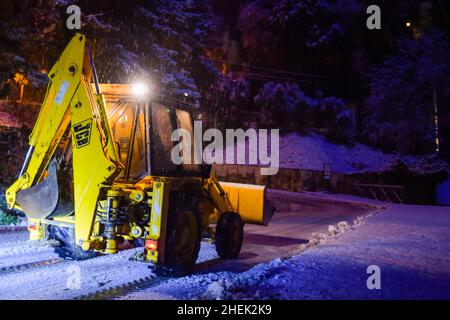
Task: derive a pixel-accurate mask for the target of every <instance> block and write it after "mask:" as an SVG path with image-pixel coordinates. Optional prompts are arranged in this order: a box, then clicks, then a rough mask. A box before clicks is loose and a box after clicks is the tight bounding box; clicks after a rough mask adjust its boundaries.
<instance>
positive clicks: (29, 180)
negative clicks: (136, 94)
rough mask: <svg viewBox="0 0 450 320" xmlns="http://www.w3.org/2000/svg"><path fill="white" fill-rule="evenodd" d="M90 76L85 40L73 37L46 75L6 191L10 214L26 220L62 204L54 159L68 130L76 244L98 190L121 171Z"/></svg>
mask: <svg viewBox="0 0 450 320" xmlns="http://www.w3.org/2000/svg"><path fill="white" fill-rule="evenodd" d="M92 71H94V72H95V69H94V68H93V62H92V59H91V58H90V52H89V47H88V45H87V43H86V38H85V36H83V35H81V34H76V35H75V36H74V37H73V38H72V40H71V41H70V42H69V44H68V45H67V47H66V48H65V50H64V51H63V53H62V54H61V56H60V58H59V60H58V61H57V62H56V64H55V65H54V66H53V67H52V69H51V70H50V72H49V84H48V88H47V94H46V96H45V99H44V102H43V104H42V107H41V110H40V112H39V116H38V118H37V121H36V124H35V126H34V129H33V131H32V133H31V135H30V138H29V152H28V153H27V157H26V159H25V162H24V165H23V168H22V170H21V173H20V176H19V178H18V179H17V180H16V181H15V182H14V184H13V185H12V186H11V187H10V188H9V189H8V190H7V191H6V198H7V203H8V206H9V207H10V208H17V209H19V210H22V211H24V212H25V213H26V214H27V216H28V217H30V218H35V219H44V218H46V217H48V216H50V215H51V214H52V213H53V212H54V211H55V210H56V208H57V206H58V203H60V202H61V201H60V199H59V196H58V190H59V188H58V185H57V177H56V166H57V165H58V163H57V159H55V157H54V155H55V151H56V149H57V147H58V145H59V144H60V142H61V139H62V137H63V135H64V134H65V133H66V131H67V130H71V137H72V138H71V140H72V141H71V143H72V152H73V156H72V161H73V180H74V181H73V182H74V183H73V185H74V195H73V196H74V201H73V202H74V203H73V206H74V210H75V211H76V212H77V215H76V217H75V227H76V228H75V230H76V239H77V240H87V239H88V237H89V233H90V231H91V227H92V223H93V220H94V215H93V214H92V213H93V212H95V209H96V206H97V201H98V197H99V195H100V193H101V189H102V186H105V185H110V184H111V183H112V182H113V180H114V179H115V177H117V175H118V174H119V173H120V171H121V170H122V166H121V164H120V163H119V161H118V160H117V159H118V156H117V151H116V149H115V146H114V140H113V139H112V137H111V130H110V128H109V123H108V119H107V116H106V111H105V101H104V98H103V96H102V95H101V94H100V92H97V93H95V94H94V93H93V92H92V87H91V85H90V81H89V80H90V79H89V78H90V75H91V74H92ZM69 126H70V128H69ZM94 159H95V161H93V160H94ZM68 210H70V209H68ZM70 211H73V210H70ZM70 213H72V212H67V215H68V214H70Z"/></svg>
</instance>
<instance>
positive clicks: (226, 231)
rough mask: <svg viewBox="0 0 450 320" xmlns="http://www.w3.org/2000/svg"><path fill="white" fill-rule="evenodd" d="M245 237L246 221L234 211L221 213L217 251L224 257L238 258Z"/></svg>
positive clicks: (217, 228) (217, 233)
mask: <svg viewBox="0 0 450 320" xmlns="http://www.w3.org/2000/svg"><path fill="white" fill-rule="evenodd" d="M243 239H244V223H243V222H242V219H241V216H240V215H239V214H237V213H234V212H224V213H222V214H221V215H220V217H219V221H217V226H216V242H215V243H216V251H217V254H218V255H219V257H221V258H222V259H232V258H237V257H238V256H239V253H240V252H241V248H242V241H243Z"/></svg>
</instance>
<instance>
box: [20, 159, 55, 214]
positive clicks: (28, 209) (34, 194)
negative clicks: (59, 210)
mask: <svg viewBox="0 0 450 320" xmlns="http://www.w3.org/2000/svg"><path fill="white" fill-rule="evenodd" d="M58 194H59V193H58V181H57V177H56V163H55V162H53V161H52V162H51V163H50V165H49V167H48V176H47V177H46V178H45V179H44V180H43V181H42V182H40V183H38V184H37V185H35V186H33V187H30V188H28V189H24V190H20V191H19V192H18V193H17V195H16V202H17V204H18V205H19V206H20V208H22V210H23V211H24V212H25V213H26V215H27V216H28V217H29V218H34V219H44V218H46V217H48V216H49V215H50V214H51V213H52V212H53V211H54V210H55V208H56V206H57V204H58Z"/></svg>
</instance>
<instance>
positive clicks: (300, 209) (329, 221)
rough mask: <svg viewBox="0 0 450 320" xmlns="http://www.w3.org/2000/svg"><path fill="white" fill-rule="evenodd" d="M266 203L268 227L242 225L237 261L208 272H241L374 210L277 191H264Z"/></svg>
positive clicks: (365, 206)
mask: <svg viewBox="0 0 450 320" xmlns="http://www.w3.org/2000/svg"><path fill="white" fill-rule="evenodd" d="M268 200H269V201H270V203H271V205H272V206H273V207H275V210H276V211H275V213H274V216H273V217H272V220H271V221H270V223H269V225H268V226H258V225H250V224H247V225H245V228H244V243H243V247H242V250H241V254H240V256H239V258H238V259H233V260H230V261H223V262H221V263H218V264H217V265H213V266H211V267H210V268H208V271H211V270H214V271H221V270H227V271H243V270H246V269H249V268H251V267H252V266H254V265H256V264H258V263H261V262H268V261H271V260H273V259H276V258H278V257H283V256H286V255H289V253H290V252H292V251H293V250H295V249H296V248H298V247H299V246H300V245H301V244H303V243H307V242H308V241H309V240H310V239H311V238H312V237H313V233H326V232H327V231H328V226H329V225H335V224H337V223H339V222H341V221H347V222H348V223H351V222H353V220H354V219H355V218H357V217H358V216H362V215H365V214H368V213H370V212H371V211H374V210H375V208H374V207H370V206H368V205H365V204H358V203H352V202H340V201H336V200H332V199H326V198H321V197H317V196H313V195H311V194H309V193H295V192H286V191H277V190H268Z"/></svg>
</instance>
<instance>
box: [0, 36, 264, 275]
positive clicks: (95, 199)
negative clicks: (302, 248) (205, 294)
mask: <svg viewBox="0 0 450 320" xmlns="http://www.w3.org/2000/svg"><path fill="white" fill-rule="evenodd" d="M48 75H49V84H48V88H47V93H46V97H45V100H44V102H43V104H42V107H41V110H40V113H39V116H38V118H37V121H36V124H35V126H34V129H33V131H32V133H31V135H30V138H29V150H28V153H27V154H26V157H25V161H24V164H23V167H22V170H21V172H20V174H19V177H18V179H17V180H16V181H15V182H14V183H13V184H12V185H11V186H10V187H9V188H8V189H7V191H6V199H7V203H8V206H9V207H10V208H16V209H18V210H21V211H23V212H24V213H25V214H26V215H27V218H28V230H29V232H30V239H31V240H38V239H43V238H48V239H55V240H58V241H59V242H60V244H61V245H60V246H59V247H58V248H56V249H57V252H58V253H59V254H60V255H62V256H64V257H69V258H73V259H88V258H91V257H93V256H94V255H96V254H114V253H117V252H118V251H119V250H123V249H126V248H130V247H143V248H144V249H143V253H144V254H143V255H142V256H144V257H145V260H147V261H151V262H153V263H155V264H156V265H157V266H164V267H165V268H168V269H169V270H171V271H173V272H175V273H179V274H185V273H188V272H191V271H192V270H193V268H194V266H195V262H196V259H197V256H198V252H199V250H200V242H201V240H202V238H203V237H212V238H215V245H216V249H217V253H218V255H219V256H220V257H221V258H224V259H227V258H234V257H237V256H238V255H239V252H240V249H241V246H242V240H243V224H244V223H256V224H263V225H266V224H267V223H268V222H269V220H270V218H271V216H272V209H271V208H270V207H269V206H268V205H267V203H266V201H265V188H264V187H263V186H255V185H243V184H234V183H224V182H219V181H218V180H217V179H216V178H215V176H214V175H212V174H211V168H210V166H207V165H204V164H198V165H197V164H181V165H175V164H174V163H173V162H172V161H171V150H172V148H173V142H172V141H171V134H172V132H173V130H175V129H177V128H183V129H186V130H189V131H190V132H191V133H192V130H193V129H192V128H193V120H192V117H191V114H190V112H189V110H188V109H186V108H183V107H181V106H175V105H172V104H170V103H167V102H165V101H164V99H162V98H153V99H150V100H146V99H142V98H137V97H136V96H135V95H134V93H133V90H132V89H133V88H132V86H130V85H120V84H117V85H115V84H99V82H98V78H97V74H96V71H95V66H94V63H93V58H92V53H91V50H90V47H89V43H88V41H87V40H86V37H85V36H84V35H82V34H79V33H78V34H76V35H75V36H74V37H73V38H72V40H71V41H70V43H69V44H68V46H67V47H66V48H65V50H64V51H63V53H62V55H61V56H60V58H59V60H58V61H57V62H56V64H55V65H54V66H53V68H52V69H51V70H50V72H49V73H48ZM191 136H192V137H193V136H194V135H193V134H191ZM193 140H195V139H193ZM193 143H195V141H194V142H193Z"/></svg>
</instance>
